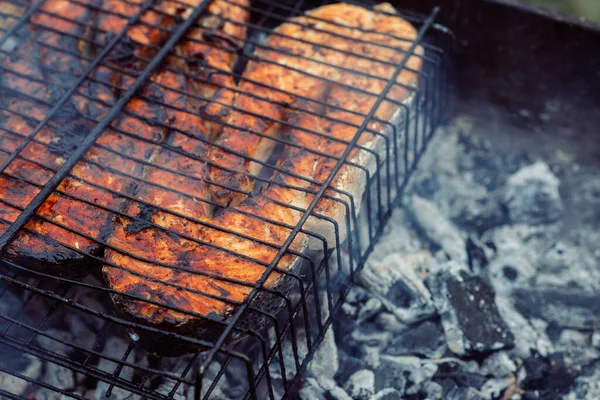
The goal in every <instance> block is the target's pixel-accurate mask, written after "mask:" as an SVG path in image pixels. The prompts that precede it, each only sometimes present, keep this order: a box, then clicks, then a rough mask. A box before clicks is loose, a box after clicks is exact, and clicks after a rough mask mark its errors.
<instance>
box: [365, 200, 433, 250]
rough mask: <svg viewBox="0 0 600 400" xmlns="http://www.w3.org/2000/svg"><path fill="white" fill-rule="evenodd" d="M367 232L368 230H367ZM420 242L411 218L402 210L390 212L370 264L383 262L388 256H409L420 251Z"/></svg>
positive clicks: (397, 209)
mask: <svg viewBox="0 0 600 400" xmlns="http://www.w3.org/2000/svg"><path fill="white" fill-rule="evenodd" d="M367 231H368V229H367ZM422 242H423V241H422V240H421V238H420V237H419V234H418V233H417V232H416V231H415V230H414V229H413V227H412V224H411V217H410V216H409V215H408V213H407V211H406V210H405V209H403V208H396V209H394V210H393V212H392V216H391V217H390V221H389V223H388V224H387V225H386V226H385V227H384V228H383V233H382V235H381V237H380V238H379V240H378V241H377V243H376V244H375V248H374V249H373V253H372V254H371V256H370V257H369V260H370V261H371V262H380V261H383V259H385V258H386V257H387V256H389V255H390V254H397V253H403V254H411V253H418V252H419V251H421V250H422Z"/></svg>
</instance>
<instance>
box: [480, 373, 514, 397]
mask: <svg viewBox="0 0 600 400" xmlns="http://www.w3.org/2000/svg"><path fill="white" fill-rule="evenodd" d="M514 380H515V379H514V378H492V379H489V380H488V381H486V382H485V383H484V384H483V386H482V387H481V390H480V392H481V395H482V397H483V398H485V399H501V398H502V393H504V392H505V391H506V389H507V388H508V387H509V386H510V385H511V384H512V383H513V382H514Z"/></svg>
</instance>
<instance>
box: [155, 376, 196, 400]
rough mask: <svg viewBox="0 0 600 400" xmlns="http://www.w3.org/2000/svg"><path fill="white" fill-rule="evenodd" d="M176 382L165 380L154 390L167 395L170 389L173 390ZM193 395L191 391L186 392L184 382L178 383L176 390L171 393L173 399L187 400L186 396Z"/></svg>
mask: <svg viewBox="0 0 600 400" xmlns="http://www.w3.org/2000/svg"><path fill="white" fill-rule="evenodd" d="M175 384H176V382H175V381H172V380H169V381H167V382H164V383H162V384H161V385H160V386H159V387H158V388H157V389H156V391H157V392H158V393H161V394H164V395H169V394H170V393H171V391H172V390H173V388H174V387H175ZM192 395H193V392H191V393H188V390H187V387H186V385H184V384H180V385H179V386H178V387H177V390H176V391H175V393H174V394H173V400H187V399H188V398H191V397H192Z"/></svg>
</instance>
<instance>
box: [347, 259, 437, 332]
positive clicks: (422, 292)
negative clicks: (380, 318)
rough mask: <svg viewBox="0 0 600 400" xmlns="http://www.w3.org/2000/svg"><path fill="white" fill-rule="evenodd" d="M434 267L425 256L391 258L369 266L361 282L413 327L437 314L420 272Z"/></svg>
mask: <svg viewBox="0 0 600 400" xmlns="http://www.w3.org/2000/svg"><path fill="white" fill-rule="evenodd" d="M433 263H435V261H434V260H433V258H432V257H431V255H429V254H428V253H425V252H420V253H414V254H407V255H404V254H391V255H389V256H388V257H386V258H385V259H384V260H383V261H381V262H369V263H368V264H367V266H366V267H365V269H364V270H363V271H362V272H361V274H360V278H359V280H360V283H361V285H362V286H363V287H365V288H366V289H368V290H369V291H370V292H371V293H373V294H374V295H376V296H377V297H378V298H379V300H380V301H381V303H382V304H383V306H384V307H385V308H386V309H387V310H388V311H389V312H391V313H393V314H394V315H396V317H398V319H400V320H401V321H402V322H404V323H412V322H416V321H420V320H423V319H425V318H428V317H430V316H431V315H432V314H434V313H435V309H434V307H433V304H432V302H431V294H430V293H429V291H428V290H427V288H426V287H425V285H424V284H423V281H422V278H421V277H420V276H419V271H421V270H425V269H428V268H430V266H431V264H433Z"/></svg>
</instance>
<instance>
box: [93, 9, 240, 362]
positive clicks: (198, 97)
mask: <svg viewBox="0 0 600 400" xmlns="http://www.w3.org/2000/svg"><path fill="white" fill-rule="evenodd" d="M207 13H208V15H207V16H206V17H204V18H202V19H201V21H200V22H199V24H198V26H197V27H196V28H194V29H192V30H191V31H190V32H189V33H188V34H187V36H186V37H185V38H184V39H183V40H182V41H181V42H180V43H178V44H177V46H176V47H177V49H176V52H177V54H178V55H179V56H180V57H175V58H170V59H169V60H167V63H168V64H169V65H170V66H171V67H173V68H176V69H177V70H183V71H186V72H187V75H186V76H187V79H180V81H179V82H180V85H181V86H180V89H181V92H180V93H191V94H192V95H183V94H180V93H171V94H170V95H169V96H165V97H164V99H163V102H164V103H165V104H169V105H170V107H168V108H167V111H166V112H167V114H168V120H169V121H171V127H172V129H171V130H170V132H169V134H168V137H167V139H166V141H165V143H163V144H162V145H156V146H155V148H154V154H156V156H155V158H154V160H153V166H149V167H148V174H147V177H146V179H145V180H144V181H143V182H139V183H138V185H137V189H138V190H137V191H136V192H135V193H134V194H132V195H133V196H134V197H135V201H130V202H129V203H128V206H127V207H126V214H128V215H130V216H132V217H125V216H121V217H119V218H117V219H116V220H115V221H114V230H113V232H112V233H111V235H110V236H109V238H108V239H107V244H108V246H107V249H106V251H105V259H106V261H107V262H108V264H107V265H105V266H104V268H103V272H104V276H105V279H106V282H107V284H108V285H109V287H110V288H112V289H114V290H115V291H117V292H119V293H122V294H123V295H115V296H113V300H114V302H115V304H116V306H117V310H118V311H119V313H120V314H121V315H123V316H125V317H127V318H129V319H132V320H134V321H138V322H141V323H143V324H146V325H152V326H159V327H161V326H163V325H166V326H169V322H168V321H167V320H165V319H164V318H161V317H160V316H157V317H156V318H153V317H152V314H153V313H155V312H156V310H157V308H156V307H153V306H152V305H151V304H148V303H147V302H144V301H140V300H135V298H137V299H148V300H151V301H155V300H158V301H160V299H161V298H167V297H169V296H171V293H173V292H174V291H175V290H176V289H174V288H173V287H169V286H166V285H162V284H160V282H157V280H160V279H162V277H163V275H164V273H165V272H164V271H163V272H161V270H160V268H157V267H155V266H153V265H151V262H152V261H154V260H159V261H161V262H162V261H164V259H163V255H161V253H162V254H165V249H164V248H163V247H162V246H164V245H166V243H165V242H164V240H163V237H164V236H165V235H166V237H171V238H175V237H176V235H175V236H173V233H172V232H168V231H166V230H165V229H175V231H174V232H181V233H182V234H183V235H186V234H189V235H192V236H194V235H195V229H196V228H195V224H194V223H193V222H191V221H187V220H186V218H189V219H191V220H194V219H196V218H202V217H203V216H206V215H208V214H209V213H210V212H211V211H210V204H209V203H207V201H206V198H207V192H208V188H207V185H206V183H205V179H206V172H205V170H206V168H205V165H206V161H205V159H206V152H207V146H208V144H209V143H210V140H212V139H214V138H215V137H216V136H217V135H218V134H219V132H220V130H221V126H222V122H220V119H221V118H224V117H225V116H226V114H227V112H228V111H229V109H228V105H229V106H230V105H231V103H232V101H233V98H234V96H235V91H234V88H235V83H234V81H233V75H232V72H231V71H232V69H233V65H234V63H235V60H236V55H237V50H238V49H239V48H241V46H242V45H243V42H244V37H245V34H246V32H245V27H246V25H245V24H246V23H247V22H248V18H249V8H248V2H247V1H246V0H235V1H231V0H216V1H213V2H211V3H210V4H209V6H208V8H207ZM223 37H227V38H228V40H222V39H221V38H223ZM214 104H218V106H213V105H214ZM198 110H200V113H198ZM184 253H186V251H185V250H183V251H182V252H181V253H180V254H179V256H180V257H186V256H185V254H184ZM143 260H147V261H143ZM184 277H185V276H184V275H182V278H184ZM166 280H167V281H168V279H166ZM209 285H210V284H209ZM161 288H162V289H164V291H163V292H161ZM184 329H185V328H184ZM140 336H141V337H142V342H143V343H144V344H145V346H146V347H147V348H148V350H149V351H152V352H155V353H164V352H171V353H181V352H185V351H187V350H184V349H183V348H184V347H185V344H183V343H173V345H170V344H166V343H165V340H164V339H165V338H162V337H156V336H154V335H149V334H143V332H140Z"/></svg>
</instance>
